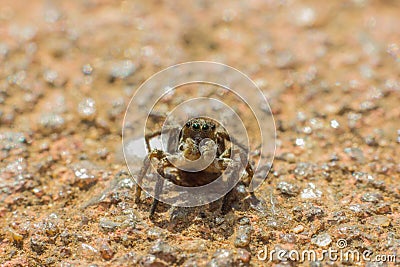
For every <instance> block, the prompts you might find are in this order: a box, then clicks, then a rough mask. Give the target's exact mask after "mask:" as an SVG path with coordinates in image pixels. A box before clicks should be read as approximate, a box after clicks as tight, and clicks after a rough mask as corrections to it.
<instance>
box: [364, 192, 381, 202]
mask: <svg viewBox="0 0 400 267" xmlns="http://www.w3.org/2000/svg"><path fill="white" fill-rule="evenodd" d="M382 199H383V197H382V195H381V194H380V193H378V192H374V193H371V192H367V193H365V194H363V195H362V196H361V200H362V201H364V202H372V203H378V202H379V201H381V200H382Z"/></svg>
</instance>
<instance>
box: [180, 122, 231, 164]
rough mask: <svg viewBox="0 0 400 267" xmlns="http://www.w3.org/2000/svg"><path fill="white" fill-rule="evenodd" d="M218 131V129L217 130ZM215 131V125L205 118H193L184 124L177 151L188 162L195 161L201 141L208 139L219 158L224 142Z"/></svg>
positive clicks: (198, 155)
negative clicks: (213, 144) (181, 153)
mask: <svg viewBox="0 0 400 267" xmlns="http://www.w3.org/2000/svg"><path fill="white" fill-rule="evenodd" d="M218 130H220V129H218ZM218 130H217V123H216V122H215V121H214V120H212V119H210V118H205V117H199V118H194V119H191V120H189V121H188V122H186V124H185V125H184V126H183V127H182V129H181V131H180V134H179V146H178V149H179V150H180V151H182V152H183V156H184V157H185V158H187V159H188V160H197V159H198V158H199V157H200V149H199V145H200V143H201V141H202V140H205V139H210V140H212V141H214V143H215V144H216V145H217V148H218V149H217V155H216V157H219V156H220V155H221V154H222V152H223V151H224V150H225V142H224V140H223V139H222V138H221V137H220V134H219V132H218Z"/></svg>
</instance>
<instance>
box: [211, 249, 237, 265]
mask: <svg viewBox="0 0 400 267" xmlns="http://www.w3.org/2000/svg"><path fill="white" fill-rule="evenodd" d="M233 257H234V253H233V251H232V250H228V249H218V250H217V251H216V252H215V253H214V255H213V256H212V259H211V261H210V262H208V263H207V267H223V266H234V258H233Z"/></svg>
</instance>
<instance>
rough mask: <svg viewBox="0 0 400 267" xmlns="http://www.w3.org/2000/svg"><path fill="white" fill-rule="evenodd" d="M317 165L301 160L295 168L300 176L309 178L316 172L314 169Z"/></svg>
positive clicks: (295, 172) (295, 171)
mask: <svg viewBox="0 0 400 267" xmlns="http://www.w3.org/2000/svg"><path fill="white" fill-rule="evenodd" d="M315 168H316V166H315V165H314V164H311V163H307V162H300V163H298V164H297V165H296V168H295V169H294V174H295V175H296V176H298V177H304V178H308V177H310V176H312V175H313V174H314V169H315Z"/></svg>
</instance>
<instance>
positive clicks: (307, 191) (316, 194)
mask: <svg viewBox="0 0 400 267" xmlns="http://www.w3.org/2000/svg"><path fill="white" fill-rule="evenodd" d="M321 196H322V192H321V191H320V190H318V189H316V187H315V185H314V184H313V183H309V184H308V187H307V188H304V189H303V191H302V192H301V198H303V199H315V198H320V197H321Z"/></svg>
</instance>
